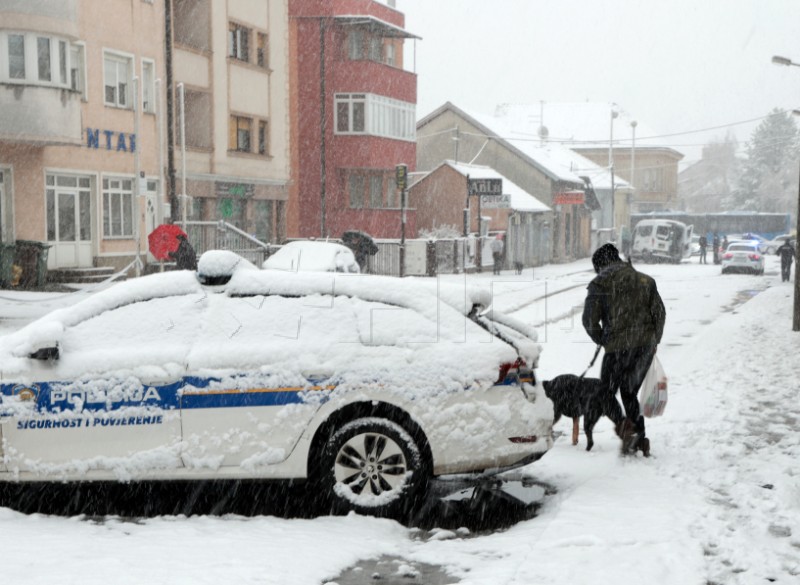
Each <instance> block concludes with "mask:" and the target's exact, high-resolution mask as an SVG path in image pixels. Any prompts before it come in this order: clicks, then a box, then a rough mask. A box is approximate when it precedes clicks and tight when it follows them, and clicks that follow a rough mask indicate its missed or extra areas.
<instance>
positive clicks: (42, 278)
mask: <svg viewBox="0 0 800 585" xmlns="http://www.w3.org/2000/svg"><path fill="white" fill-rule="evenodd" d="M16 248H17V249H16V254H15V255H14V258H15V262H14V263H15V264H17V265H18V266H20V267H21V268H22V277H21V278H20V281H19V285H20V286H21V287H22V288H39V287H42V286H44V284H45V283H46V282H47V253H48V251H49V249H50V245H49V244H45V243H44V242H36V241H33V240H17V246H16Z"/></svg>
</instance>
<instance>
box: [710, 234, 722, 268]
mask: <svg viewBox="0 0 800 585" xmlns="http://www.w3.org/2000/svg"><path fill="white" fill-rule="evenodd" d="M711 246H712V249H711V253H712V254H713V255H714V264H719V263H720V262H721V260H720V257H719V234H717V233H716V232H714V238H713V239H712V240H711Z"/></svg>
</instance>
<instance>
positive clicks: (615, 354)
mask: <svg viewBox="0 0 800 585" xmlns="http://www.w3.org/2000/svg"><path fill="white" fill-rule="evenodd" d="M592 264H593V266H594V270H595V272H596V273H597V276H596V277H595V278H594V280H592V282H590V283H589V286H588V294H587V296H586V302H585V304H584V307H583V327H584V329H586V333H588V334H589V337H591V338H592V341H594V342H595V343H596V344H598V345H601V346H602V347H603V349H604V350H605V355H604V356H603V365H602V369H601V373H600V379H601V380H602V382H603V384H605V385H607V386H608V387H610V388H611V391H612V392H613V393H614V394H616V392H617V390H619V392H620V397H621V398H622V404H623V406H624V407H625V420H624V421H622V423H620V424H619V425H617V434H618V435H619V437H620V438H621V439H622V453H623V454H630V453H634V452H635V451H636V449H637V448H638V447H639V445H640V441H643V440H644V438H645V428H644V417H642V416H641V414H640V412H639V398H638V392H639V387H640V386H641V385H642V381H643V380H644V378H645V375H646V374H647V370H648V368H649V367H650V364H651V362H652V361H653V357H654V356H655V354H656V348H657V346H658V344H659V343H660V342H661V335H662V333H663V332H664V321H665V319H666V309H665V308H664V303H663V302H662V300H661V296H660V295H659V294H658V289H657V287H656V282H655V280H653V279H652V278H650V277H649V276H647V275H646V274H642V273H641V272H637V271H636V270H635V269H634V268H633V266H632V265H631V264H630V262H623V261H622V260H621V259H620V257H619V252H618V250H617V249H616V248H615V247H614V246H613V245H612V244H605V245H603V246H601V247H600V248H598V249H597V250H596V251H595V253H594V255H592Z"/></svg>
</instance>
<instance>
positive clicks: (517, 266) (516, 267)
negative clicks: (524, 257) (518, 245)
mask: <svg viewBox="0 0 800 585" xmlns="http://www.w3.org/2000/svg"><path fill="white" fill-rule="evenodd" d="M523 268H524V266H523V265H522V262H514V271H515V272H516V273H517V274H522V269H523Z"/></svg>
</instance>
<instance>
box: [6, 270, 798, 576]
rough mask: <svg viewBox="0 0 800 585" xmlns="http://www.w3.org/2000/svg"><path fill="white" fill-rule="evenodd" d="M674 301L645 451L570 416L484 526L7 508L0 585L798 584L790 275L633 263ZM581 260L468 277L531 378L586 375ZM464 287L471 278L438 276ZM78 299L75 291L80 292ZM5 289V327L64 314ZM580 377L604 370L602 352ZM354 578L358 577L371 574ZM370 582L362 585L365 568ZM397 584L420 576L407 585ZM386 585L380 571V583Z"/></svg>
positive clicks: (605, 425) (586, 273)
mask: <svg viewBox="0 0 800 585" xmlns="http://www.w3.org/2000/svg"><path fill="white" fill-rule="evenodd" d="M637 268H638V269H640V270H642V271H643V272H646V273H648V274H650V275H651V276H653V277H654V278H655V279H656V281H657V283H658V286H659V290H660V293H661V296H662V297H663V300H664V303H665V305H666V307H667V325H666V328H665V333H664V340H663V342H662V344H661V346H660V347H659V350H658V356H659V359H660V360H661V362H662V363H663V365H664V368H665V370H666V373H667V375H668V377H669V390H670V400H669V404H668V406H667V410H666V413H665V416H664V417H662V418H657V419H650V420H649V421H648V436H649V437H650V440H651V443H652V452H653V456H652V457H651V458H649V459H645V458H642V457H641V456H636V457H628V458H622V457H620V455H619V452H618V448H619V440H618V439H617V437H616V435H615V434H614V432H613V429H612V426H611V423H610V422H609V421H608V420H607V419H603V420H601V421H600V422H599V423H598V425H597V427H596V429H595V446H594V449H593V450H592V451H591V452H586V451H585V450H584V448H585V439H584V437H583V433H582V432H581V437H580V442H579V444H578V446H573V445H572V444H571V443H570V441H569V432H568V431H569V425H570V423H569V421H567V420H562V421H560V422H559V424H558V425H557V426H556V430H557V431H561V433H562V434H561V436H560V438H558V439H557V440H556V442H555V446H554V448H553V449H552V450H551V451H550V452H549V453H548V454H547V455H545V457H544V458H542V459H541V460H540V461H538V462H536V463H534V464H532V465H530V466H528V467H526V468H524V473H525V474H526V475H529V476H531V477H533V478H535V479H536V480H537V481H541V482H544V483H546V484H549V485H552V486H554V487H555V489H556V490H557V493H556V494H554V495H552V496H548V497H547V498H545V500H544V505H543V507H542V508H541V510H540V511H539V514H538V515H537V516H536V517H535V518H532V519H530V520H525V521H522V522H519V523H518V524H516V525H514V526H513V527H511V528H509V529H507V530H502V531H495V532H492V533H480V534H472V533H469V532H468V531H466V530H457V531H450V530H436V529H434V530H431V531H422V530H419V529H409V528H406V527H404V526H402V525H400V524H398V523H396V522H393V521H390V520H383V519H373V518H366V517H361V516H357V515H354V514H351V515H350V516H346V517H320V518H315V519H310V520H308V519H291V520H290V519H283V518H275V517H264V516H261V517H247V518H245V517H240V516H222V517H216V516H194V517H189V518H186V517H182V516H170V517H157V518H145V519H136V520H135V521H131V520H130V519H119V518H99V519H98V518H84V517H54V516H43V515H25V514H21V513H19V512H16V511H13V510H11V509H9V508H0V542H2V543H3V544H2V547H0V551H2V552H0V583H2V584H3V585H22V584H23V583H24V584H26V585H38V584H48V585H49V584H51V583H54V582H57V583H63V584H73V583H75V584H78V583H80V584H81V585H92V584H107V583H115V584H117V585H134V584H136V585H139V584H144V583H148V584H161V583H163V584H167V583H168V584H170V585H174V584H182V583H186V584H189V583H191V584H193V585H196V584H209V585H210V584H219V583H237V584H239V585H246V584H276V585H277V584H280V585H287V584H291V585H295V584H296V585H306V584H308V585H316V584H321V583H326V582H334V583H335V582H336V579H337V577H338V576H339V575H340V574H341V573H342V572H343V571H345V570H346V569H347V568H348V567H351V566H352V565H354V564H356V563H357V562H358V561H360V560H365V559H375V558H378V557H381V556H383V555H391V556H392V557H396V558H399V559H402V560H403V562H401V563H397V564H396V570H397V574H398V575H399V576H402V575H404V574H405V575H414V574H415V571H416V569H415V568H414V567H415V566H417V565H418V564H420V563H425V564H429V565H434V566H438V567H441V570H442V571H443V572H444V573H446V575H447V577H448V578H449V582H454V583H464V584H476V585H477V584H487V585H488V584H492V585H496V584H497V585H500V584H502V585H505V584H516V585H523V584H533V583H568V584H570V585H581V584H590V583H591V584H597V583H613V582H619V581H622V582H632V583H647V584H648V585H656V584H681V585H685V584H698V585H705V584H720V585H722V584H725V585H727V584H752V583H765V582H776V583H787V584H788V583H797V582H800V522H798V520H800V474H799V473H798V471H797V469H798V468H797V461H798V460H800V403H799V402H798V399H797V393H798V388H800V384H799V383H798V381H797V380H798V376H797V369H798V368H799V367H800V361H799V360H798V358H797V356H798V355H800V334H798V333H794V332H792V331H791V311H792V284H791V283H782V282H781V279H780V275H779V268H778V260H777V258H776V257H774V256H773V257H768V258H767V265H766V275H765V276H763V277H756V276H748V275H725V276H722V275H721V274H720V268H719V266H715V265H713V264H708V265H699V264H697V260H696V258H692V260H691V262H687V261H685V262H684V263H683V264H681V265H677V266H676V265H637ZM592 276H593V273H592V272H591V264H590V262H589V260H588V259H585V260H582V261H579V262H576V263H572V264H565V265H550V266H544V267H541V268H536V269H535V271H534V275H533V278H532V276H531V270H530V269H528V270H526V271H525V272H524V273H523V274H522V275H521V276H516V275H513V274H512V273H511V272H509V273H508V274H504V275H503V276H502V277H500V278H498V277H493V276H492V275H491V274H486V273H484V274H480V275H471V276H468V277H466V278H467V280H468V281H470V282H482V283H485V284H490V283H491V285H492V289H493V292H494V302H495V304H496V306H497V307H498V308H500V309H504V310H506V311H509V312H512V313H513V314H514V316H516V317H517V318H520V319H522V320H524V321H526V322H528V323H531V324H534V325H535V326H536V327H537V329H538V331H539V336H540V341H541V342H542V345H543V348H544V349H543V353H542V356H541V362H540V369H539V371H538V375H539V377H540V378H541V379H549V378H551V377H554V376H556V375H558V374H562V373H574V374H580V373H581V372H582V371H583V370H584V369H585V368H586V366H587V365H588V364H589V361H590V360H591V357H592V354H593V353H594V345H593V344H592V343H591V342H590V341H589V339H588V337H587V335H586V333H585V332H584V330H583V327H582V326H581V323H580V311H581V309H582V306H583V299H584V297H585V294H586V289H585V285H586V284H587V283H588V281H589V280H590V279H591V278H592ZM444 279H445V280H459V279H461V280H463V279H464V277H463V276H460V277H459V276H450V277H445V278H444ZM75 294H76V295H83V293H75ZM36 301H37V299H36V297H35V295H34V294H32V293H27V294H23V293H12V292H5V291H4V293H3V295H2V300H0V332H2V333H7V332H9V331H11V330H13V329H14V328H16V327H18V326H20V325H21V324H22V323H24V322H26V321H27V320H29V319H31V318H33V317H34V316H36V314H37V307H38V308H39V309H38V311H39V312H44V310H49V308H50V307H49V306H47V307H44V308H42V307H43V305H42V304H43V303H49V304H53V305H56V304H57V305H59V306H60V305H61V304H63V303H65V302H68V301H67V297H58V298H57V297H55V296H51V297H48V298H43V299H42V300H41V301H39V302H36ZM589 375H590V376H591V375H593V376H598V375H599V360H598V363H597V364H596V365H595V366H594V367H593V368H592V370H591V371H590V374H589ZM365 573H367V572H366V571H365ZM363 577H364V578H363V582H364V583H367V582H371V581H372V578H371V577H372V576H371V575H370V574H364V575H363ZM404 579H405V580H404V581H402V582H409V583H411V582H422V581H420V580H419V579H416V580H415V579H414V578H413V577H410V576H409V577H405V578H404ZM384 582H387V581H385V580H384Z"/></svg>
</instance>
